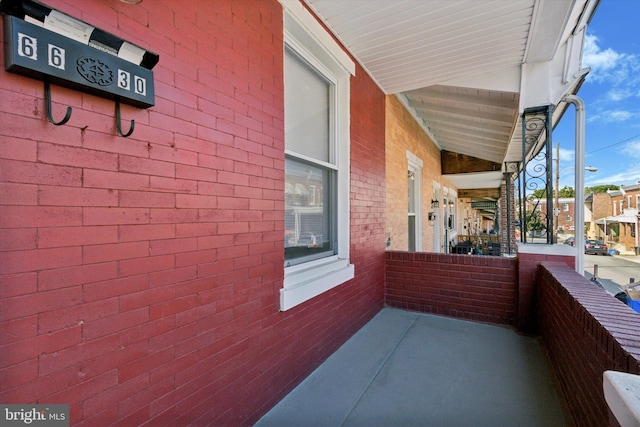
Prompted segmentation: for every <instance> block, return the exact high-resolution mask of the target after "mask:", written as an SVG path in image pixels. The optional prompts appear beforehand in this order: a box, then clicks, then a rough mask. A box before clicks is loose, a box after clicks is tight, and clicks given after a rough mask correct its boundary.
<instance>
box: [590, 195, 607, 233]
mask: <svg viewBox="0 0 640 427" xmlns="http://www.w3.org/2000/svg"><path fill="white" fill-rule="evenodd" d="M585 203H586V205H587V206H588V208H589V212H590V213H591V221H589V222H588V227H585V230H586V234H587V237H589V238H590V239H599V240H604V230H603V228H602V227H600V226H599V225H598V224H597V223H596V221H597V220H598V219H600V218H605V217H608V216H611V213H612V205H611V196H609V194H608V193H591V194H589V195H588V196H587V197H586V198H585ZM585 216H586V215H585ZM585 222H587V221H586V220H585Z"/></svg>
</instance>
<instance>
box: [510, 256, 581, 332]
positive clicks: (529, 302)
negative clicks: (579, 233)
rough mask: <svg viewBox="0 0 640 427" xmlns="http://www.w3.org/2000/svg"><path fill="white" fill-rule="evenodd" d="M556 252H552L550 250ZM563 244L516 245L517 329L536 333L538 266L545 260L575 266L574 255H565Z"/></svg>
mask: <svg viewBox="0 0 640 427" xmlns="http://www.w3.org/2000/svg"><path fill="white" fill-rule="evenodd" d="M554 250H555V252H558V253H552V252H551V251H554ZM567 250H572V249H571V248H569V247H565V246H562V245H560V246H557V245H556V246H548V245H526V244H519V245H518V277H517V280H518V300H517V313H518V315H517V321H516V326H517V327H518V330H520V331H523V332H529V333H537V332H538V330H537V329H538V325H537V323H536V309H537V306H538V302H537V300H536V288H537V287H538V285H539V281H538V266H539V265H540V263H542V262H545V261H553V262H561V263H564V264H565V265H567V266H569V267H570V268H575V255H566V254H565V252H567Z"/></svg>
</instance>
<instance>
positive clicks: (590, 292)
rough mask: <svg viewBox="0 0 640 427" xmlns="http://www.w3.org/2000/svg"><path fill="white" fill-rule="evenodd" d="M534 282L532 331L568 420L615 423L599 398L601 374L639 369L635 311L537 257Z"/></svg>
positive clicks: (639, 343) (581, 423)
mask: <svg viewBox="0 0 640 427" xmlns="http://www.w3.org/2000/svg"><path fill="white" fill-rule="evenodd" d="M537 281H538V286H537V292H536V295H537V326H538V327H537V330H538V331H539V332H540V334H541V335H542V337H543V341H544V344H545V347H546V348H547V351H548V354H549V357H550V359H551V365H552V366H553V369H554V371H555V373H556V376H557V378H558V379H559V391H561V392H562V394H563V395H564V398H565V399H566V401H567V403H568V406H569V410H570V413H571V416H572V417H573V422H572V423H570V424H573V425H577V426H606V425H616V422H615V420H612V419H611V418H610V413H609V409H608V406H607V404H606V402H605V400H604V394H603V387H602V380H603V373H604V371H606V370H616V371H623V372H629V373H634V374H638V373H640V363H639V360H640V330H639V329H638V323H639V322H640V314H638V313H636V312H634V311H633V310H631V309H630V308H629V307H627V306H626V305H624V304H622V303H621V302H620V301H618V300H617V299H615V298H614V297H612V296H611V295H609V294H608V293H607V292H606V291H604V290H603V289H600V288H599V287H597V286H596V285H594V284H593V283H591V282H590V281H589V280H587V279H585V278H584V277H583V276H581V275H579V274H578V273H576V272H575V271H574V270H572V269H571V268H569V267H568V266H566V265H565V264H563V263H554V262H543V263H542V264H541V266H540V267H539V268H538V275H537Z"/></svg>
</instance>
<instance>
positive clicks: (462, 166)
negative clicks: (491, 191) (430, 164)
mask: <svg viewBox="0 0 640 427" xmlns="http://www.w3.org/2000/svg"><path fill="white" fill-rule="evenodd" d="M440 161H441V164H442V174H443V175H447V174H456V173H473V172H495V171H499V170H501V168H502V165H500V163H495V162H491V161H489V160H484V159H479V158H477V157H472V156H467V155H465V154H460V153H454V152H453V151H446V150H442V152H441V153H440ZM485 197H488V196H485Z"/></svg>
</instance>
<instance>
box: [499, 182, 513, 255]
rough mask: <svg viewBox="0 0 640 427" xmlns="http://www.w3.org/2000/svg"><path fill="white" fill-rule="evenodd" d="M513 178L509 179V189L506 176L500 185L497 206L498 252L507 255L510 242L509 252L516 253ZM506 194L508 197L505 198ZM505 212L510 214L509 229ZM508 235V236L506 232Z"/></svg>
mask: <svg viewBox="0 0 640 427" xmlns="http://www.w3.org/2000/svg"><path fill="white" fill-rule="evenodd" d="M513 188H514V187H513V177H512V178H511V179H510V182H509V188H507V182H506V174H505V179H504V180H503V181H502V184H501V185H500V200H499V201H498V205H499V207H500V211H499V212H500V252H501V253H503V254H507V253H508V251H507V247H508V244H507V243H508V242H509V240H511V252H512V253H515V251H516V239H515V229H516V225H515V223H516V202H515V195H514V193H513ZM507 192H508V194H509V196H510V197H507ZM507 212H509V213H510V215H511V216H510V218H509V219H510V222H511V227H510V229H508V227H507ZM509 231H510V233H509V234H508V232H509Z"/></svg>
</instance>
